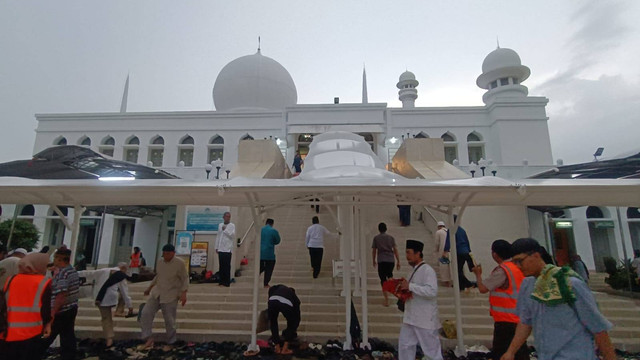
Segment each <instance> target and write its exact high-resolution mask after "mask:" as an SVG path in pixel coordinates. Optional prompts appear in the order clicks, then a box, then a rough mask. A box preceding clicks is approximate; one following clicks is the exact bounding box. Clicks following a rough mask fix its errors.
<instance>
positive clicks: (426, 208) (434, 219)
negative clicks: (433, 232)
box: [423, 206, 438, 223]
mask: <svg viewBox="0 0 640 360" xmlns="http://www.w3.org/2000/svg"><path fill="white" fill-rule="evenodd" d="M423 208H424V210H426V211H427V212H428V213H429V215H430V216H431V218H432V219H433V221H434V222H435V223H437V222H438V219H436V217H435V216H433V214H432V213H431V210H429V208H428V207H426V206H423Z"/></svg>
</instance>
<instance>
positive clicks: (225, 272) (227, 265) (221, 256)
mask: <svg viewBox="0 0 640 360" xmlns="http://www.w3.org/2000/svg"><path fill="white" fill-rule="evenodd" d="M218 261H219V262H220V285H223V286H227V287H228V286H230V285H231V253H230V252H219V253H218Z"/></svg>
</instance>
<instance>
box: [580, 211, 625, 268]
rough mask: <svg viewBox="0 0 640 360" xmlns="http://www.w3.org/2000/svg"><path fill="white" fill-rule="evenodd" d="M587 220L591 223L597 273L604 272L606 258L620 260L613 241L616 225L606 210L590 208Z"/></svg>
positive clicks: (590, 234)
mask: <svg viewBox="0 0 640 360" xmlns="http://www.w3.org/2000/svg"><path fill="white" fill-rule="evenodd" d="M587 219H588V221H589V237H590V238H591V250H592V251H593V261H594V262H595V265H596V271H598V272H604V271H605V270H606V269H605V267H604V258H605V257H612V258H614V259H616V261H617V260H618V251H617V249H616V245H615V243H613V239H615V237H614V234H613V228H614V226H615V225H614V223H613V221H612V220H611V219H610V217H609V213H608V211H607V209H605V208H599V207H597V206H589V207H588V208H587Z"/></svg>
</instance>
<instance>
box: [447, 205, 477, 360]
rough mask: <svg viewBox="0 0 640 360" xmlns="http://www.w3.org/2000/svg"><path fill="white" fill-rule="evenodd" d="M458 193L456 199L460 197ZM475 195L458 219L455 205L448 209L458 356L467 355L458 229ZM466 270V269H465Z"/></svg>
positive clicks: (459, 213)
mask: <svg viewBox="0 0 640 360" xmlns="http://www.w3.org/2000/svg"><path fill="white" fill-rule="evenodd" d="M459 195H461V194H458V195H456V197H455V199H454V201H455V200H457V198H458V197H459ZM474 196H475V193H471V194H469V196H468V197H467V198H466V199H465V201H464V202H463V203H462V206H461V207H460V211H459V212H458V220H457V221H453V210H454V208H455V205H453V204H451V205H450V206H449V209H448V211H447V215H448V218H449V224H453V227H452V228H450V229H449V248H450V251H451V267H452V269H451V270H452V271H451V272H452V277H453V299H454V305H455V309H456V332H457V334H458V336H457V338H458V344H457V346H456V349H455V350H454V353H455V355H456V356H466V355H467V348H466V347H465V346H464V332H463V331H462V308H461V304H460V279H458V249H457V246H456V232H457V231H458V227H459V224H460V223H461V222H462V215H463V214H464V211H465V210H466V208H467V205H468V204H469V201H471V199H472V198H473V197H474ZM463 271H464V269H463Z"/></svg>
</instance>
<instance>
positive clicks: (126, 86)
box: [120, 74, 129, 113]
mask: <svg viewBox="0 0 640 360" xmlns="http://www.w3.org/2000/svg"><path fill="white" fill-rule="evenodd" d="M128 99H129V74H127V81H125V83H124V92H123V93H122V102H121V103H120V112H121V113H126V112H127V100H128Z"/></svg>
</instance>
